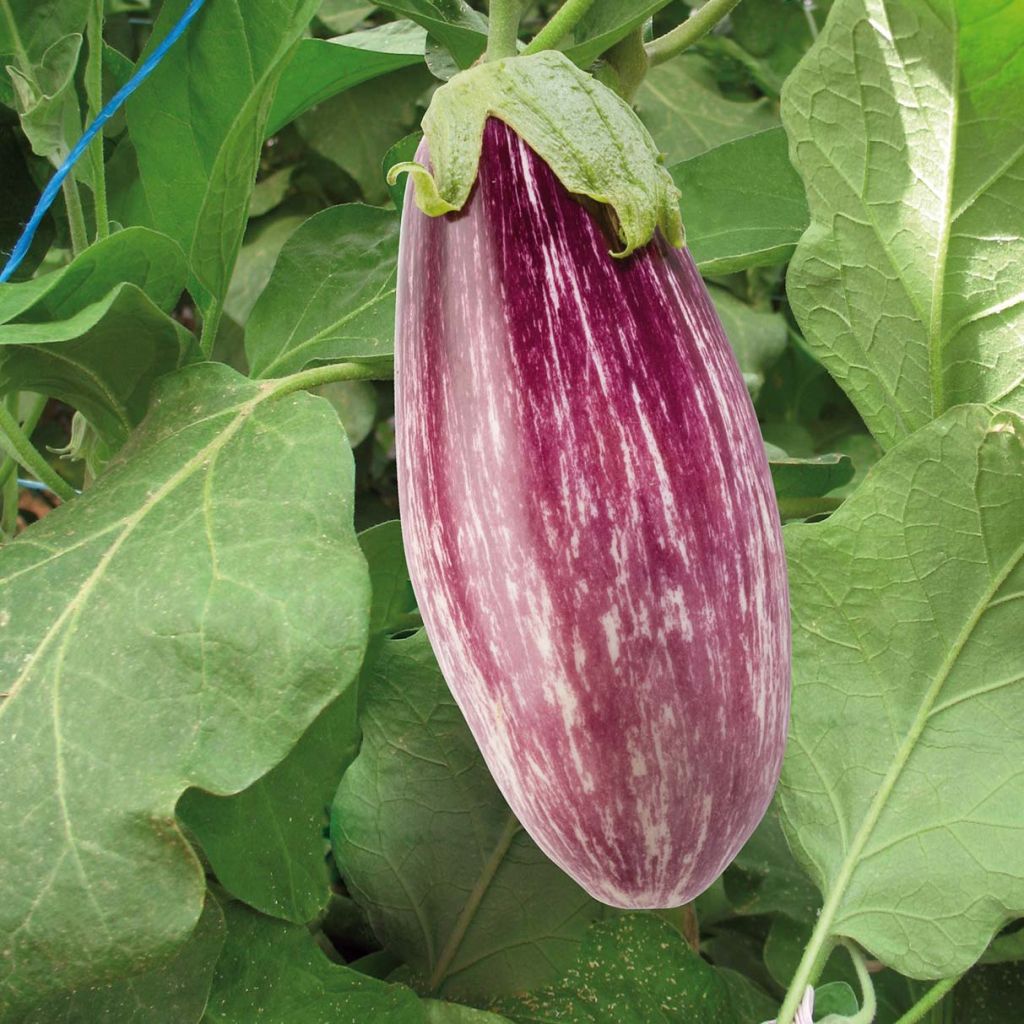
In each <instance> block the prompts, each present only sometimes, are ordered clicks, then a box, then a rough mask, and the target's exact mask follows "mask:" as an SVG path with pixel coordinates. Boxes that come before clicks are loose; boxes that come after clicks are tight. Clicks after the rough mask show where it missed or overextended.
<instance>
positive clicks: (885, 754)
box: [780, 406, 1024, 978]
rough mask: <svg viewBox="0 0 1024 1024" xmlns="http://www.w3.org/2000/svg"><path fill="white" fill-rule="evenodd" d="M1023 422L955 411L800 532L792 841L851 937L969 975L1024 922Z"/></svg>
mask: <svg viewBox="0 0 1024 1024" xmlns="http://www.w3.org/2000/svg"><path fill="white" fill-rule="evenodd" d="M1022 507H1024V422H1022V421H1021V420H1020V419H1018V418H1017V417H1015V416H1013V415H1012V414H1009V413H993V412H992V411H991V410H989V409H987V408H985V407H979V406H967V407H962V408H959V409H955V410H952V411H951V412H949V413H947V414H946V415H945V416H943V417H942V418H941V419H940V420H938V421H936V422H935V423H933V424H931V425H929V426H928V427H926V428H925V429H924V430H921V431H919V432H918V433H916V434H914V435H912V436H911V437H910V438H909V439H907V440H906V441H904V442H902V443H901V444H900V445H898V446H897V447H896V448H894V449H893V450H892V451H891V452H890V453H889V454H888V455H886V456H885V457H884V458H883V459H882V460H881V461H880V462H879V463H878V464H877V465H876V466H875V467H874V469H873V470H872V471H871V472H870V473H869V474H868V476H867V478H866V479H865V481H864V482H863V483H862V484H861V486H860V487H859V488H858V489H857V491H856V492H855V493H854V494H853V496H852V497H851V498H849V499H848V500H847V502H846V503H845V504H844V505H843V507H842V508H841V509H840V510H839V511H838V512H836V513H835V514H834V515H833V516H832V517H831V518H830V519H829V520H828V521H827V522H825V523H822V524H818V525H801V526H792V527H788V528H787V529H786V531H785V536H786V540H787V551H788V554H789V573H790V591H791V602H792V608H793V619H794V649H793V667H794V689H793V713H792V722H791V727H790V741H789V748H788V750H787V755H786V761H785V765H784V768H783V777H782V784H781V791H780V792H781V809H782V816H783V825H784V827H785V829H786V834H787V837H788V839H789V841H790V844H791V845H792V847H793V850H794V853H795V854H796V855H797V857H798V858H799V859H800V861H801V862H802V863H803V864H804V865H805V867H807V869H808V870H809V871H810V872H811V874H812V876H813V877H814V879H815V881H816V882H817V884H818V886H819V888H820V889H821V890H822V892H823V895H824V897H825V904H824V909H823V910H822V913H821V916H820V918H819V920H818V926H817V928H816V931H815V940H814V943H813V944H812V947H811V949H810V951H809V955H812V954H813V953H814V951H815V949H818V948H821V946H822V945H823V944H824V943H825V942H826V941H828V939H829V937H832V936H839V935H845V936H849V937H850V938H852V939H854V940H855V941H857V942H858V943H860V944H861V945H863V946H865V947H866V948H867V949H869V950H870V951H871V952H872V953H873V954H874V955H875V956H876V957H878V958H879V959H880V960H882V961H883V962H884V963H887V964H889V965H890V966H892V967H894V968H895V969H896V970H898V971H900V972H901V973H902V974H906V975H908V976H909V977H914V978H937V977H947V976H951V975H954V974H958V973H960V972H961V971H963V970H965V969H966V968H967V967H968V966H970V964H971V963H973V962H974V961H975V960H976V959H977V958H978V957H979V956H980V955H981V953H982V952H983V951H984V949H985V947H986V945H987V944H988V942H989V940H990V939H991V937H992V935H993V933H994V932H995V931H997V930H998V929H999V928H1000V927H1001V926H1002V924H1003V923H1005V921H1007V920H1008V919H1010V918H1012V917H1015V916H1021V915H1022V914H1024V882H1022V881H1021V879H1022V878H1024V841H1022V840H1024V835H1022V833H1024V818H1022V817H1021V807H1024V788H1022V786H1024V775H1022V774H1021V772H1020V763H1021V759H1022V758H1024V742H1022V733H1021V731H1020V729H1019V728H1018V725H1017V723H1018V722H1019V721H1020V720H1021V716H1022V715H1024V682H1022V681H1024V657H1022V649H1021V646H1020V643H1019V642H1018V641H1019V637H1020V623H1021V617H1020V612H1021V598H1022V595H1024V566H1022V560H1024V521H1022V519H1021V516H1020V509H1021V508H1022Z"/></svg>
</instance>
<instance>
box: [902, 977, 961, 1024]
mask: <svg viewBox="0 0 1024 1024" xmlns="http://www.w3.org/2000/svg"><path fill="white" fill-rule="evenodd" d="M959 980H960V976H959V975H957V977H955V978H943V980H942V981H940V982H938V983H936V984H935V985H933V986H932V987H931V988H930V989H928V991H927V992H925V994H924V995H923V996H922V997H921V998H920V999H919V1000H918V1001H917V1002H916V1003H914V1005H913V1006H912V1007H911V1008H910V1009H909V1010H907V1012H906V1013H905V1014H903V1016H902V1017H900V1019H899V1020H898V1021H896V1024H916V1022H917V1021H919V1020H920V1019H921V1018H922V1017H923V1016H924V1015H925V1014H926V1013H927V1012H928V1011H929V1010H930V1009H931V1008H932V1007H933V1006H937V1005H938V1004H939V1003H941V1002H942V1000H943V999H945V997H946V996H947V995H948V994H949V992H950V990H951V989H952V988H953V986H954V985H955V984H956V983H957V982H958V981H959Z"/></svg>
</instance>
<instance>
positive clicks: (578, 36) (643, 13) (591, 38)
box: [565, 0, 671, 68]
mask: <svg viewBox="0 0 1024 1024" xmlns="http://www.w3.org/2000/svg"><path fill="white" fill-rule="evenodd" d="M670 2H671V0H597V2H596V3H595V4H593V6H592V7H591V8H590V10H589V11H587V13H586V15H585V16H584V17H583V18H582V19H581V20H580V23H579V25H577V27H576V31H575V32H574V33H573V38H574V40H575V41H574V42H573V43H572V44H571V45H570V46H567V47H565V54H566V56H567V57H569V59H570V60H572V61H573V62H574V63H575V64H578V65H579V66H580V67H581V68H585V67H588V66H589V65H590V64H592V63H593V62H594V61H595V60H597V58H598V57H600V56H601V54H602V53H604V52H605V51H606V50H610V49H611V48H612V47H613V46H614V45H615V44H616V43H617V42H618V41H619V40H620V39H623V38H625V37H626V36H628V35H629V33H630V32H632V31H633V29H635V28H639V27H640V26H641V25H643V24H644V22H646V21H647V19H648V18H650V17H653V16H654V15H655V14H657V12H658V11H660V10H661V9H662V8H663V7H667V6H668V4H669V3H670Z"/></svg>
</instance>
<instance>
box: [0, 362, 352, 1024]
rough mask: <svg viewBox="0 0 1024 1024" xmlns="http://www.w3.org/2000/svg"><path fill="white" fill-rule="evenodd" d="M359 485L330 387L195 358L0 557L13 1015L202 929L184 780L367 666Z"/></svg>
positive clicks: (4, 831)
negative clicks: (293, 388)
mask: <svg viewBox="0 0 1024 1024" xmlns="http://www.w3.org/2000/svg"><path fill="white" fill-rule="evenodd" d="M295 473H298V474H299V475H300V477H301V479H303V480H304V481H306V484H305V490H304V497H303V501H302V502H301V504H297V503H296V502H295V501H294V496H293V484H292V479H293V474H295ZM352 488H353V467H352V459H351V454H350V452H349V448H348V444H347V441H346V439H345V436H344V433H343V431H342V428H341V425H340V424H339V422H338V418H337V416H336V415H335V413H334V411H333V410H332V409H331V408H330V407H329V406H328V405H327V403H326V402H323V401H322V400H320V399H314V398H311V397H309V396H304V395H303V396H284V397H271V392H270V391H269V390H268V389H267V388H265V387H260V386H259V385H256V384H253V383H251V382H249V381H247V380H245V379H244V378H242V377H240V376H239V375H238V374H236V373H234V372H233V371H232V370H229V369H228V368H227V367H224V366H219V365H216V364H204V365H200V366H196V367H191V368H188V369H186V370H183V371H180V372H179V373H177V374H174V375H171V376H169V377H165V378H163V380H162V381H161V382H160V384H159V385H158V387H157V389H156V392H155V394H154V398H153V405H152V408H151V411H150V413H149V415H148V416H147V418H146V420H145V421H144V423H143V424H142V425H141V426H140V427H139V428H138V430H137V431H136V432H135V433H134V434H133V436H132V438H131V440H130V441H129V443H128V444H127V445H126V446H125V447H124V448H122V450H121V453H120V454H119V456H118V457H117V458H116V459H115V460H114V461H113V462H112V463H110V465H109V467H108V469H107V471H106V472H105V473H104V475H103V476H102V477H101V478H100V479H99V480H98V481H97V483H96V484H95V486H93V487H92V488H90V489H89V490H88V491H86V492H85V494H83V495H82V496H81V497H80V498H78V499H76V500H75V501H72V502H69V503H68V504H65V505H64V506H62V507H61V508H60V509H58V510H57V511H56V512H54V513H53V514H52V515H49V516H47V517H46V518H45V519H44V520H42V521H41V522H39V523H38V524H36V525H35V526H33V527H32V528H31V529H30V530H28V531H26V532H25V533H24V534H23V535H22V536H21V537H20V538H19V539H18V540H17V541H15V542H13V543H11V544H9V545H7V546H5V547H4V549H3V550H2V552H0V623H2V626H3V634H4V643H3V647H2V649H0V673H2V676H0V677H2V679H3V690H4V691H6V693H7V696H6V698H5V699H4V700H3V702H2V703H0V859H2V861H3V863H4V871H3V873H2V875H0V935H2V936H3V937H4V938H3V941H2V946H0V964H2V968H0V971H2V978H0V992H2V995H0V1017H2V1015H3V1012H4V1011H7V1012H12V1010H13V1012H17V1009H18V1008H21V1007H24V1006H30V1005H32V1004H33V1003H34V1002H39V1001H41V1000H42V999H43V998H45V997H47V996H48V995H50V994H52V993H53V992H54V991H57V990H64V989H69V988H77V987H81V986H83V985H87V984H93V983H100V982H103V981H105V980H107V979H109V978H111V977H115V976H117V975H118V974H121V973H125V972H129V971H134V970H142V969H144V968H145V967H146V966H148V965H149V964H150V963H152V961H153V959H154V958H157V957H162V956H170V955H172V954H173V953H174V951H175V950H176V949H177V948H179V947H180V946H181V945H182V944H183V943H184V942H185V940H186V939H187V937H188V936H189V934H190V933H191V932H192V930H193V928H194V927H195V924H196V921H197V920H198V918H199V915H200V912H201V910H202V906H203V898H204V878H203V871H202V869H201V867H200V864H199V862H198V860H197V859H196V857H195V855H194V853H193V852H192V850H191V848H190V846H189V845H188V843H187V842H186V840H185V838H184V836H183V835H182V833H181V831H180V830H179V828H178V826H177V823H176V821H175V818H174V808H175V804H176V803H177V800H178V798H179V796H180V795H181V793H182V792H183V791H184V790H185V789H186V788H188V787H189V786H199V787H202V788H204V789H206V790H208V791H210V792H214V793H234V792H238V791H239V790H241V789H244V788H245V787H246V786H249V785H250V784H251V783H252V782H253V781H254V780H255V779H256V778H258V777H260V776H261V775H263V774H264V773H265V772H267V771H268V770H269V769H270V768H272V767H273V766H274V765H275V764H276V763H277V762H278V761H280V760H281V759H282V758H283V757H284V755H285V754H286V753H287V752H288V750H289V749H290V748H291V747H292V746H293V745H294V743H295V742H296V740H297V739H298V737H299V736H300V735H301V733H302V732H303V731H304V730H305V729H306V728H307V727H308V725H309V724H310V723H311V722H312V720H313V719H314V718H315V717H316V715H317V714H318V713H319V712H320V711H321V710H322V709H323V708H324V707H325V706H326V705H327V704H328V703H329V702H330V701H331V700H333V699H334V698H336V697H337V696H338V695H339V693H340V692H342V690H343V689H344V686H345V683H346V681H347V680H348V679H350V678H351V677H352V675H353V674H354V673H355V671H356V669H357V668H358V666H359V663H360V660H361V658H362V654H363V649H364V645H365V642H366V628H367V607H368V604H369V592H368V580H367V575H366V566H365V560H364V559H363V556H362V553H361V552H360V550H359V547H358V544H357V542H356V537H355V533H354V531H353V528H352V500H353V499H352ZM285 534H287V543H285V542H284V541H283V540H282V538H283V537H284V536H285ZM14 1019H17V1018H16V1017H15V1018H14Z"/></svg>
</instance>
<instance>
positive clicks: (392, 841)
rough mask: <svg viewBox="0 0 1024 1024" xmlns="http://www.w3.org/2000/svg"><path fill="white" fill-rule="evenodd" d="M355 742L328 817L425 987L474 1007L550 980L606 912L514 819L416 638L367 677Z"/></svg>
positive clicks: (381, 934) (399, 952)
mask: <svg viewBox="0 0 1024 1024" xmlns="http://www.w3.org/2000/svg"><path fill="white" fill-rule="evenodd" d="M360 685H361V687H362V688H363V700H364V702H365V703H364V710H363V716H362V718H363V746H362V749H361V750H360V753H359V756H358V757H357V758H356V760H355V761H354V762H353V764H352V767H351V768H349V770H348V771H347V772H346V773H345V777H344V779H342V782H341V786H340V787H339V789H338V795H337V798H336V800H335V803H334V807H333V810H332V814H331V839H332V842H333V846H334V854H335V859H336V860H337V862H338V866H339V869H340V870H341V873H342V876H343V877H344V879H345V882H346V884H347V885H348V887H349V890H350V891H351V892H352V894H353V895H354V896H355V898H356V899H357V901H358V902H359V903H360V904H361V905H362V906H363V907H364V909H365V910H366V911H367V913H368V915H369V918H370V923H371V924H372V926H373V929H374V932H375V933H376V935H377V937H378V939H379V940H380V941H381V943H382V944H383V945H384V947H385V948H386V949H388V950H390V951H391V952H393V953H394V954H395V955H396V956H398V957H400V958H401V959H402V960H404V961H405V962H406V963H407V964H409V965H410V966H411V967H412V968H413V969H414V971H416V972H417V973H418V975H419V978H418V979H417V980H418V981H419V983H420V984H421V985H422V987H423V989H424V990H425V991H428V992H431V993H440V994H442V995H445V996H447V997H450V998H459V999H464V1000H466V1001H470V1002H476V1001H482V1000H487V999H489V998H490V997H492V996H494V995H501V994H509V993H513V992H517V991H521V990H522V989H524V988H530V987H532V986H535V985H538V984H543V983H544V982H545V981H548V980H551V979H552V978H553V977H554V976H555V975H556V974H557V972H558V971H559V970H562V969H564V968H566V967H567V966H568V965H569V964H570V963H571V962H572V960H573V958H574V957H575V956H576V954H577V953H578V951H579V943H580V941H581V939H582V936H583V933H584V931H585V929H586V926H587V924H588V923H589V922H590V921H592V920H594V919H595V918H596V917H598V916H600V915H601V914H602V913H603V912H604V910H603V908H602V907H601V906H600V904H598V903H596V902H595V901H594V900H592V899H591V898H590V897H589V896H587V894H586V893H585V892H584V891H583V890H582V889H580V888H579V887H578V886H577V885H576V884H575V883H574V882H572V881H571V880H570V879H569V878H568V877H567V876H566V875H564V874H562V872H561V871H559V870H558V868H556V867H555V866H554V865H553V864H552V863H551V862H550V861H548V860H547V858H546V857H545V856H544V855H543V854H542V853H541V852H540V850H538V849H537V847H536V846H535V845H534V844H533V842H532V841H531V840H530V838H529V837H528V836H527V835H526V833H525V832H523V830H522V828H521V826H520V825H519V823H518V822H517V821H516V819H515V818H514V817H513V815H512V812H511V811H510V810H509V809H508V806H507V805H506V804H505V802H504V800H503V799H502V798H501V795H500V793H499V792H498V789H497V787H496V786H495V784H494V782H493V780H492V779H491V776H490V773H489V772H488V771H487V768H486V766H485V765H484V762H483V759H482V757H481V756H480V752H479V750H478V749H477V747H476V744H475V743H474V742H473V738H472V736H471V735H470V732H469V729H468V727H467V726H466V724H465V721H464V719H463V717H462V715H461V713H460V712H459V710H458V708H457V707H456V705H455V702H454V700H453V699H452V697H451V694H450V693H449V692H448V689H447V687H446V686H445V683H444V680H443V678H442V677H441V673H440V670H439V669H438V667H437V663H436V662H435V660H434V655H433V653H432V652H431V650H430V645H429V643H428V642H427V638H426V635H425V634H424V633H423V632H422V631H420V632H419V633H416V634H415V635H414V636H412V637H411V638H409V639H407V640H389V641H386V642H385V643H384V644H383V645H382V648H381V649H380V652H379V654H378V655H377V657H376V659H375V660H374V661H373V662H372V664H369V665H368V666H367V667H366V668H365V669H364V671H363V675H362V677H361V682H360Z"/></svg>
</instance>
